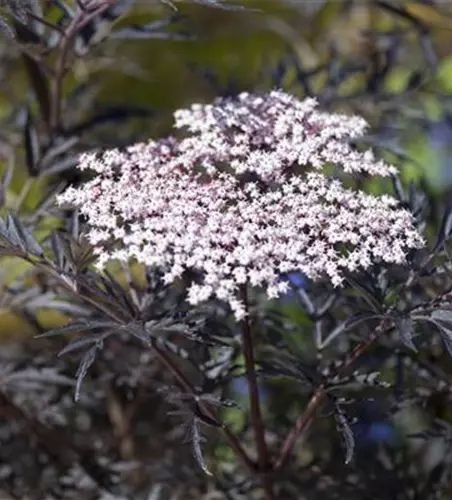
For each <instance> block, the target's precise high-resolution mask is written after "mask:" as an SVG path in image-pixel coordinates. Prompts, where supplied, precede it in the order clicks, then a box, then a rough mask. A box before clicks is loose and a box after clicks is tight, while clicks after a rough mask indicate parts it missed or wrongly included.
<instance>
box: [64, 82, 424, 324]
mask: <svg viewBox="0 0 452 500" xmlns="http://www.w3.org/2000/svg"><path fill="white" fill-rule="evenodd" d="M175 121H176V123H175V126H176V127H185V128H186V129H188V135H187V137H186V138H184V139H181V140H179V141H177V140H176V139H174V138H168V139H164V140H161V141H149V142H147V143H140V144H135V145H132V146H130V147H129V148H127V149H126V150H124V151H119V150H116V149H113V150H110V151H106V152H105V153H103V154H102V155H98V154H94V153H88V154H84V155H82V156H81V157H80V162H79V168H80V169H82V170H83V169H86V168H90V169H92V170H93V171H95V172H96V173H97V174H98V175H97V177H96V178H95V179H94V180H93V181H90V182H87V183H86V184H84V185H83V186H81V187H80V188H77V189H75V188H72V187H70V188H68V189H67V190H66V191H65V192H64V193H63V194H62V195H61V196H60V197H59V202H60V203H69V204H72V205H74V206H76V207H78V208H80V209H81V212H82V213H83V214H84V215H85V216H86V217H87V219H88V225H89V231H88V234H87V237H88V238H89V240H90V241H91V243H92V244H93V245H95V247H96V248H95V253H96V254H97V255H99V261H98V265H99V267H102V266H104V265H105V263H106V262H107V261H108V260H109V259H111V258H118V259H120V260H126V259H127V258H130V257H134V258H136V259H137V260H138V261H140V262H143V263H145V264H146V265H149V266H158V267H160V268H161V269H163V270H164V271H165V274H164V278H163V279H164V281H165V283H171V282H173V281H174V280H175V279H177V278H178V277H179V276H181V275H182V274H183V273H184V271H185V270H189V269H191V270H195V271H197V273H198V274H199V275H200V276H201V277H202V281H201V282H200V283H192V284H191V285H190V287H189V289H188V301H189V303H191V304H193V305H196V304H199V303H201V302H203V301H205V300H208V299H210V298H212V297H217V298H218V299H220V300H223V301H226V302H228V303H229V305H230V307H231V309H232V310H233V312H234V314H235V316H236V318H237V319H238V320H240V319H243V317H244V315H245V308H244V304H243V303H242V302H241V301H240V299H239V295H238V293H239V290H240V287H242V286H243V285H245V284H246V283H248V284H249V285H251V286H253V287H262V288H263V289H264V290H265V291H266V293H267V295H268V297H270V298H273V297H278V296H279V295H281V294H282V293H286V292H287V289H288V288H287V287H288V285H287V283H286V282H281V281H280V280H279V274H280V273H287V272H290V271H299V272H301V273H303V274H304V275H305V276H307V277H308V278H311V279H313V280H317V279H320V278H327V279H329V280H330V281H331V283H332V284H333V285H334V286H340V285H341V284H342V282H343V280H344V275H345V273H347V272H353V271H356V270H360V269H365V268H368V267H370V266H371V265H372V264H373V263H375V262H386V263H397V264H403V263H404V262H405V259H406V253H407V252H408V251H409V250H410V249H415V248H420V247H421V246H422V245H423V244H424V241H423V239H422V237H421V235H420V234H419V232H418V231H417V230H416V228H415V226H414V224H413V217H412V216H411V214H410V213H409V212H408V211H406V210H404V209H401V208H399V206H398V202H397V200H395V199H393V198H391V197H390V196H387V195H385V196H382V197H375V196H372V195H368V194H365V193H363V192H361V191H353V190H350V189H346V188H345V187H344V185H343V184H342V183H341V182H340V181H338V180H333V179H330V178H328V177H326V176H325V175H323V174H322V173H321V172H320V170H321V169H322V168H323V166H324V165H325V164H326V163H329V164H331V163H332V164H334V165H335V166H336V167H340V168H342V169H343V171H345V172H349V173H359V172H365V173H367V174H369V175H382V176H388V175H392V174H393V173H395V172H396V169H395V168H394V167H392V166H390V165H386V164H385V163H384V162H382V161H380V160H376V159H375V156H374V154H373V152H372V151H364V152H361V151H357V150H356V149H354V147H353V146H352V145H351V143H350V139H356V138H358V137H361V136H362V135H363V133H364V132H365V130H366V127H367V124H366V122H365V121H364V120H363V119H361V118H359V117H347V116H344V115H337V114H330V113H324V112H320V111H318V110H317V102H316V101H315V100H314V99H305V100H304V101H299V100H297V99H296V98H295V97H294V96H291V95H289V94H286V93H284V92H281V91H273V92H271V93H270V94H266V95H262V96H256V95H252V94H248V93H243V94H240V96H239V97H238V98H237V99H219V100H217V101H216V102H215V103H214V104H213V105H200V104H196V105H193V106H192V107H191V108H190V109H188V110H187V109H185V110H179V111H176V113H175ZM248 175H249V177H250V179H248ZM111 239H116V240H119V241H120V243H122V246H121V248H119V249H113V250H112V249H110V246H109V245H107V244H108V243H110V240H111Z"/></svg>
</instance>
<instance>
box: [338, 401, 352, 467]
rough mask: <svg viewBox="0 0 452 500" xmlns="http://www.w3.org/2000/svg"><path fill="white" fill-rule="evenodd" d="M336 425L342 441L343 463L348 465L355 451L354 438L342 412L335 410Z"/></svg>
mask: <svg viewBox="0 0 452 500" xmlns="http://www.w3.org/2000/svg"><path fill="white" fill-rule="evenodd" d="M336 423H337V427H338V430H339V432H340V433H341V434H342V438H343V441H344V446H345V463H346V464H349V463H350V462H351V460H352V458H353V454H354V451H355V437H354V435H353V431H352V429H351V427H350V425H349V423H348V421H347V418H346V417H345V415H344V412H343V411H342V410H337V412H336Z"/></svg>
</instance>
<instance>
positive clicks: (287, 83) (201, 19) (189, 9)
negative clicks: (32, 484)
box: [0, 0, 452, 499]
mask: <svg viewBox="0 0 452 500" xmlns="http://www.w3.org/2000/svg"><path fill="white" fill-rule="evenodd" d="M99 3H101V2H99ZM4 4H5V5H4V6H3V3H2V2H0V6H3V7H2V8H3V10H4V15H5V19H6V20H7V23H8V24H7V25H5V27H4V31H5V32H4V34H3V36H2V38H1V39H0V121H1V126H0V158H1V168H0V202H1V213H2V215H5V214H6V212H12V213H15V214H17V215H18V216H20V219H21V221H22V222H24V223H25V224H27V225H28V226H30V227H32V228H33V232H34V235H35V237H36V239H37V240H38V241H42V240H44V239H46V238H47V237H48V236H49V235H50V234H51V232H52V231H53V230H55V229H61V228H67V227H68V225H69V224H70V223H71V220H72V222H73V218H72V219H71V218H70V214H67V213H65V212H64V211H61V210H60V209H57V208H55V207H54V195H55V194H57V193H59V192H61V190H62V189H64V188H65V187H66V186H67V185H68V184H70V183H77V182H79V181H80V180H81V179H82V178H83V176H82V175H81V174H80V172H76V171H75V170H74V167H75V165H76V162H77V155H78V153H80V152H81V151H85V150H87V149H91V148H102V147H111V146H117V145H124V144H129V143H131V142H133V141H139V140H147V139H148V138H150V137H159V136H161V135H167V134H168V133H169V131H170V127H171V123H172V112H173V111H174V110H175V109H177V108H180V107H182V106H186V105H189V104H191V103H193V102H208V101H211V100H212V99H213V98H214V97H216V96H218V95H223V96H225V95H233V94H236V93H238V92H241V91H265V90H268V89H271V88H274V87H281V88H283V89H284V90H287V91H290V92H292V93H294V94H296V95H298V96H299V97H304V96H307V95H310V96H316V97H317V98H318V99H319V101H320V102H321V104H322V106H323V107H325V108H326V109H330V110H336V111H337V110H340V111H344V112H347V113H357V114H361V115H363V116H364V117H366V119H368V121H369V123H370V125H371V128H370V133H369V136H368V137H367V138H366V140H367V141H368V142H369V143H370V144H371V145H372V146H373V147H375V149H376V150H377V151H378V152H379V154H381V155H383V156H384V157H385V158H387V159H388V160H389V161H391V162H393V163H394V164H396V165H397V166H398V167H399V168H400V171H401V179H402V181H403V184H404V186H406V187H408V186H410V185H411V188H410V189H411V191H410V192H411V193H412V194H413V196H415V194H414V191H415V187H416V186H419V185H422V187H423V188H424V189H425V190H426V192H427V193H428V194H429V195H430V196H431V198H432V200H433V212H435V210H436V214H437V215H438V214H439V212H440V210H442V209H443V205H444V204H445V203H446V200H448V199H449V197H450V195H451V194H452V160H451V152H452V145H451V144H452V140H451V139H452V4H451V3H450V2H440V1H438V2H436V1H434V0H432V1H429V2H427V1H417V2H415V1H413V2H404V1H396V0H388V1H379V0H367V1H364V0H361V1H353V0H349V1H347V0H343V1H338V0H334V1H328V0H315V1H314V0H262V1H258V0H256V1H253V0H247V1H245V0H243V1H242V2H235V3H233V2H230V3H226V2H225V3H220V2H219V1H218V0H217V1H214V0H197V1H189V0H187V1H176V0H174V1H173V2H170V1H165V2H163V1H157V0H155V1H153V0H136V1H134V2H133V1H129V0H118V1H117V2H113V6H112V7H111V8H110V9H109V10H107V11H105V12H103V13H102V14H101V15H99V16H97V17H95V18H94V19H93V20H92V22H91V23H88V25H87V26H85V28H84V29H83V30H82V31H81V32H80V33H77V34H76V36H75V37H74V38H73V39H72V43H70V44H69V48H68V51H67V54H66V55H67V60H65V61H63V62H67V68H65V74H64V78H61V79H60V80H61V84H62V85H61V89H60V92H59V90H58V88H57V87H58V84H56V86H55V79H57V78H56V77H55V75H58V67H59V63H61V44H62V39H61V38H60V37H59V35H58V31H55V30H54V29H52V28H51V24H52V23H57V24H58V23H62V24H64V23H63V21H61V16H62V12H64V9H63V7H62V5H63V4H65V6H66V8H67V9H68V11H70V10H71V9H72V8H74V7H75V3H74V2H70V1H67V2H64V3H63V2H52V1H45V0H43V1H36V2H29V4H30V8H32V9H34V10H33V13H34V14H33V16H31V15H27V17H26V19H25V21H24V20H23V19H21V18H20V16H19V15H18V13H17V12H16V11H15V10H14V9H15V8H16V7H17V6H15V5H13V4H14V2H9V4H8V2H4ZM7 4H8V5H9V7H11V6H13V7H14V8H12V10H8V5H7ZM42 19H45V21H46V23H47V24H46V23H44V22H42ZM64 22H66V21H64ZM8 27H11V29H12V31H13V32H15V39H12V38H11V34H10V33H8V29H9V28H8ZM104 28H106V30H104ZM36 61H39V64H37V63H36ZM43 67H45V68H47V69H48V73H46V72H45V71H43V70H42V68H43ZM60 76H62V74H60ZM58 93H60V101H59V102H58V99H56V96H57V94H58ZM57 97H58V96H57ZM52 106H53V108H52ZM55 107H58V108H59V110H60V113H57V112H55ZM55 113H56V114H55ZM83 175H84V174H83ZM388 186H389V182H385V183H383V184H381V183H379V182H377V181H372V184H369V185H368V186H367V188H368V189H369V190H372V191H375V192H379V191H382V190H383V189H384V190H385V191H387V190H388ZM435 204H436V205H435ZM436 206H437V208H435V207H436ZM438 217H439V215H438ZM432 218H433V217H432ZM433 229H437V228H436V227H432V228H430V229H429V230H430V231H433ZM78 251H80V252H82V251H83V249H82V250H80V249H78ZM109 270H110V271H111V272H112V273H113V274H114V275H115V277H116V278H117V279H118V281H119V282H120V283H121V284H123V285H124V286H126V287H127V286H128V285H130V280H131V277H130V275H129V274H128V273H129V271H127V272H125V271H124V269H122V268H120V267H119V265H117V264H111V266H110V267H109ZM130 272H131V274H132V275H133V278H132V281H133V282H134V285H136V286H137V288H138V289H140V288H144V287H145V286H146V283H143V282H140V280H141V281H143V276H144V274H145V273H144V271H143V269H142V268H141V267H140V266H138V265H135V267H133V266H132V268H131V271H130ZM47 285H48V283H47V277H46V276H45V274H43V273H42V272H40V271H39V268H38V269H37V268H36V267H32V266H31V265H30V264H29V263H26V262H23V261H21V260H19V259H16V258H14V257H11V256H9V255H7V256H3V257H1V261H0V342H2V344H3V345H4V346H5V347H4V348H5V349H7V348H8V349H10V348H11V349H13V350H14V349H16V347H17V345H16V344H18V343H19V344H20V343H23V345H27V346H30V345H32V346H33V347H31V348H30V349H31V351H32V352H35V351H36V352H37V354H36V355H38V352H39V348H38V347H37V346H36V340H34V339H33V336H34V335H36V334H38V333H42V332H43V331H45V330H47V329H49V328H53V327H56V326H61V325H64V324H66V323H67V322H68V321H69V319H70V318H73V317H74V316H77V315H81V316H83V314H87V313H86V311H85V310H84V309H83V308H82V307H81V306H80V305H79V304H77V303H76V302H73V303H72V302H70V301H68V300H66V299H65V300H61V299H60V297H59V295H58V294H57V293H56V294H53V293H50V292H49V293H48V294H47V295H46V293H44V292H43V290H44V291H45V290H47V288H46V287H47ZM297 285H298V286H300V283H297ZM43 295H44V296H45V299H43V298H42V297H43ZM278 307H279V308H280V310H282V311H283V314H284V316H285V317H286V318H287V319H288V320H289V322H292V323H293V324H295V325H297V328H301V329H303V328H305V327H307V325H309V324H310V320H309V319H308V317H307V315H306V314H304V312H303V310H302V309H301V308H300V307H299V305H298V304H294V303H293V302H291V301H290V300H289V299H287V298H286V299H284V301H283V303H281V304H278ZM270 309H271V307H270ZM285 336H286V341H287V342H288V344H290V346H291V348H292V349H293V351H294V352H297V350H298V351H306V350H309V349H310V348H312V345H311V344H312V342H311V339H310V338H307V337H303V336H300V335H299V330H296V331H294V332H291V331H290V330H288V329H286V330H285ZM39 345H40V346H42V344H39ZM6 346H8V347H6ZM11 346H12V347H11ZM347 346H348V343H347ZM60 347H61V346H60ZM113 347H114V346H113ZM27 348H28V347H27ZM342 350H345V349H342ZM136 351H137V352H135V351H134V352H133V356H134V357H133V359H137V360H138V359H141V358H140V357H142V356H144V355H143V354H142V353H140V352H139V350H136ZM5 352H7V351H6V350H5ZM112 352H113V354H115V353H116V354H119V353H120V352H121V348H120V347H118V346H116V351H115V350H114V349H113V351H112ZM435 352H436V351H435ZM108 362H109V361H108V359H107V361H105V363H106V364H107V365H108ZM146 362H147V360H145V361H144V362H143V363H146ZM237 363H238V365H240V360H238V361H237ZM139 364H140V362H138V361H137V365H139ZM446 365H447V363H446ZM64 369H65V370H66V372H68V370H67V367H66V368H64ZM70 369H71V370H73V371H72V373H74V372H75V369H74V366H70ZM154 369H155V367H151V368H149V370H150V371H151V372H152V370H154ZM98 370H99V371H101V369H100V368H98ZM124 370H125V369H124ZM69 371H70V370H69ZM69 374H70V373H69ZM151 375H152V374H151ZM107 378H108V377H107ZM60 382H61V383H67V384H68V385H70V382H67V381H60ZM279 389H280V387H279V386H278V384H277V383H276V384H274V385H273V386H271V387H270V389H269V390H270V393H271V395H272V398H269V399H270V400H271V405H273V407H274V408H277V407H278V404H280V402H281V405H282V401H283V400H284V398H287V397H288V395H289V396H290V397H292V396H293V394H292V392H291V390H292V388H289V389H286V390H281V391H280V390H279ZM71 390H72V387H71ZM234 390H235V391H236V392H237V394H238V395H240V394H241V392H243V384H242V385H241V384H240V377H238V379H237V383H236V384H235V386H234ZM107 392H108V391H107ZM108 394H109V395H108V396H106V398H107V399H108V401H109V408H110V409H111V408H113V410H111V411H113V412H114V408H115V404H116V401H115V395H114V394H110V393H108ZM280 400H281V401H280ZM82 403H83V401H82ZM85 403H86V406H87V407H88V408H89V404H90V402H89V398H88V396H87V402H85ZM154 404H155V402H154ZM431 404H432V406H434V405H436V402H435V401H431ZM441 404H443V403H442V402H440V404H439V405H438V406H441ZM370 406H371V407H370V408H361V409H360V410H359V411H360V412H362V415H361V419H360V423H359V424H356V428H354V430H355V431H356V433H357V435H359V433H364V434H365V435H366V436H370V438H369V439H370V441H372V440H373V439H376V441H375V442H377V441H378V442H380V441H391V442H392V440H394V439H396V431H395V430H394V429H393V427H392V425H390V426H385V425H381V423H379V420H378V418H376V417H375V413H376V410H375V408H374V407H372V405H370ZM82 407H83V405H82ZM270 409H271V408H270ZM151 410H152V408H146V411H145V412H144V414H143V415H144V416H145V417H146V418H149V419H150V420H152V419H155V420H156V421H157V419H158V418H163V419H165V418H166V416H164V417H162V416H161V415H160V413H159V415H157V416H153V415H152V411H151ZM159 411H160V410H159ZM435 411H436V407H435ZM80 412H81V415H82V416H83V415H84V416H85V417H86V414H82V410H80ZM86 413H88V410H87V412H86ZM161 413H162V414H163V413H164V412H163V410H162V411H161ZM438 413H441V417H443V418H446V419H448V420H449V421H450V420H451V415H450V404H447V405H446V406H445V407H441V409H439V410H438ZM372 414H373V417H374V419H372V418H370V417H369V415H372ZM97 417H98V416H97ZM97 417H96V416H95V417H93V418H94V420H95V418H97ZM110 417H111V420H112V422H113V423H114V421H115V420H114V418H115V416H114V415H110ZM80 418H81V417H80ZM86 418H88V417H86ZM225 418H226V420H228V421H230V422H231V423H232V424H233V425H234V426H237V428H238V429H240V428H241V427H242V426H243V423H242V421H241V418H243V417H242V414H241V413H240V412H238V411H237V410H235V409H231V410H228V412H226V416H225ZM382 418H383V417H382ZM403 418H406V419H408V420H410V418H411V420H410V423H409V425H408V427H410V429H417V428H420V427H422V425H420V424H419V422H418V421H417V420H416V419H421V417H419V416H418V414H415V413H412V414H411V416H410V415H408V416H406V415H405V416H404V417H403ZM375 419H376V420H377V424H375V425H374V420H375ZM366 422H367V424H366ZM316 425H318V426H319V428H322V425H324V422H322V421H320V423H318V424H316ZM80 428H83V422H82V424H80ZM137 432H138V433H139V432H141V431H140V430H139V431H137ZM325 436H327V435H326V434H325ZM325 439H329V438H328V437H325ZM375 442H373V441H372V443H373V444H372V446H373V445H374V444H375ZM367 444H368V443H367ZM122 445H123V446H124V447H125V448H124V449H125V451H124V450H123V456H124V457H125V458H127V457H129V455H130V454H128V452H127V443H122ZM18 446H19V444H18ZM319 446H320V445H319ZM334 446H336V448H337V449H338V448H339V447H340V445H339V444H338V443H335V445H334ZM360 446H361V445H360ZM362 446H364V447H365V446H366V444H365V443H364V444H362ZM326 448H327V447H326ZM337 449H336V452H337V451H338V450H337ZM333 451H334V450H333ZM228 453H229V450H228V449H227V448H225V447H221V446H219V447H217V448H216V454H217V455H218V456H223V457H229V455H228ZM310 454H312V453H311V450H310V448H304V449H303V450H302V451H301V452H300V456H299V457H298V458H299V462H300V464H304V463H308V462H309V460H310V456H311V455H310ZM156 455H158V453H156ZM184 456H185V455H184ZM149 460H150V458H149ZM187 460H189V459H187ZM341 470H342V469H341ZM341 470H340V471H339V473H340V472H341ZM337 472H338V471H337V470H336V471H335V473H336V474H337ZM217 486H218V485H217ZM358 494H359V493H358ZM37 498H39V497H37ZM156 498H157V497H156ZM180 498H184V497H183V496H181V497H180ZM203 498H211V499H213V498H216V497H214V496H211V497H208V496H207V495H206V497H203ZM221 498H223V497H221ZM331 498H333V497H331ZM350 498H354V497H350ZM360 498H365V497H364V496H361V497H360ZM388 498H389V497H388ZM391 498H392V497H391ZM393 498H396V497H395V496H394V497H393ZM419 498H420V497H419Z"/></svg>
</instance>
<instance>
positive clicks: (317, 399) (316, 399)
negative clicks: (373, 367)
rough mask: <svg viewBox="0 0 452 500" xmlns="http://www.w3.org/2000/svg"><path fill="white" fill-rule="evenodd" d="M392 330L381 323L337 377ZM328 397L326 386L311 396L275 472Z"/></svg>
mask: <svg viewBox="0 0 452 500" xmlns="http://www.w3.org/2000/svg"><path fill="white" fill-rule="evenodd" d="M391 328H392V321H391V320H390V319H388V318H385V319H384V320H383V321H381V323H380V324H379V325H378V326H377V327H376V328H375V331H374V332H373V333H372V334H371V335H370V337H369V338H368V339H367V340H365V341H364V342H361V343H359V344H358V345H356V346H355V347H354V348H353V349H352V351H351V352H350V353H349V354H348V355H347V357H346V358H345V359H344V361H343V362H342V363H341V365H340V367H339V368H338V370H337V375H342V374H343V373H344V372H346V371H347V370H348V368H349V367H350V366H351V365H352V364H353V363H354V362H355V361H356V360H357V359H358V358H359V357H360V356H361V355H362V354H363V352H364V351H366V350H367V349H368V348H369V347H370V346H371V345H373V344H374V343H375V341H376V340H377V339H378V338H380V336H381V335H383V334H384V333H386V332H387V331H389V330H390V329H391ZM326 397H327V391H326V389H325V385H324V384H321V385H320V386H319V387H318V388H317V389H316V390H315V392H314V394H313V395H312V396H311V399H310V400H309V403H308V405H307V407H306V409H305V410H304V412H303V413H302V414H301V415H300V417H299V418H298V420H297V421H296V422H295V425H294V426H293V427H292V429H291V430H290V432H289V434H288V435H287V437H286V439H285V440H284V443H283V445H282V446H281V451H280V453H279V458H278V460H277V462H276V464H275V471H280V470H281V469H283V468H284V467H285V465H286V464H287V461H288V460H289V457H290V454H291V453H292V450H293V448H294V446H295V443H296V441H297V438H298V436H299V435H300V434H301V433H302V432H303V431H304V430H305V429H306V427H307V426H308V425H309V423H310V422H311V420H312V418H313V417H314V415H315V414H316V412H317V410H318V409H319V407H320V406H321V405H322V403H323V402H324V401H325V399H326Z"/></svg>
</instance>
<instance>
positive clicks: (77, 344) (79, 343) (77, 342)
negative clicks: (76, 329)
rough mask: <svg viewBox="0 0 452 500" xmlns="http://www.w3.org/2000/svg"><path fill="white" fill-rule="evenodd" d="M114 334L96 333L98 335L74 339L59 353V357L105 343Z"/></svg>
mask: <svg viewBox="0 0 452 500" xmlns="http://www.w3.org/2000/svg"><path fill="white" fill-rule="evenodd" d="M112 333H113V332H110V331H108V332H104V333H96V334H90V335H84V336H83V337H81V338H78V339H74V340H72V341H71V342H69V344H68V345H67V346H65V347H63V349H61V351H60V352H59V353H58V357H61V356H64V355H65V354H68V353H70V352H72V351H75V350H77V349H80V348H82V347H85V346H86V345H89V344H96V343H98V342H101V341H103V340H104V339H105V338H107V337H108V336H109V335H111V334H112Z"/></svg>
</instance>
